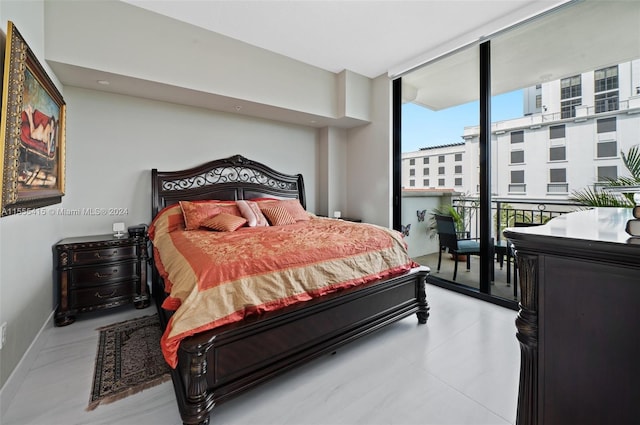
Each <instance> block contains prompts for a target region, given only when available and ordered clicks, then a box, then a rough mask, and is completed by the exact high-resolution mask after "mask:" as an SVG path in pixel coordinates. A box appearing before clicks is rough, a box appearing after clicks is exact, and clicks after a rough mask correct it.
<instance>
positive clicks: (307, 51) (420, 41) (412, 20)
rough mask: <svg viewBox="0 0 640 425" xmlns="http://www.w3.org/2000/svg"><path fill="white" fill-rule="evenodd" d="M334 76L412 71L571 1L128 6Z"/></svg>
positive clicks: (319, 0)
mask: <svg viewBox="0 0 640 425" xmlns="http://www.w3.org/2000/svg"><path fill="white" fill-rule="evenodd" d="M123 1H124V2H126V3H129V4H132V5H136V6H139V7H142V8H145V9H148V10H150V11H153V12H156V13H159V14H162V15H166V16H169V17H172V18H175V19H178V20H181V21H184V22H187V23H190V24H193V25H196V26H199V27H202V28H204V29H207V30H210V31H213V32H216V33H219V34H223V35H225V36H228V37H231V38H235V39H237V40H240V41H244V42H246V43H248V44H251V45H254V46H257V47H261V48H264V49H266V50H269V51H272V52H276V53H279V54H282V55H285V56H288V57H291V58H294V59H297V60H299V61H301V62H304V63H307V64H310V65H314V66H316V67H318V68H322V69H324V70H327V71H331V72H340V71H342V70H344V69H348V70H350V71H353V72H356V73H358V74H361V75H364V76H366V77H369V78H375V77H378V76H380V75H381V74H384V73H387V72H388V71H389V70H390V69H391V68H393V67H400V68H402V67H403V66H409V67H410V66H412V65H411V64H413V65H415V61H416V60H417V61H420V58H421V57H422V56H425V55H426V56H427V57H432V56H434V55H438V54H441V53H443V51H446V50H449V49H451V48H452V47H458V45H457V43H467V42H469V41H470V40H474V39H478V38H480V37H482V36H487V35H489V34H490V33H491V32H494V31H496V30H498V29H501V28H503V27H505V26H508V25H511V24H513V23H514V22H518V21H520V20H523V19H526V18H528V17H530V16H533V15H536V14H538V13H540V12H542V11H545V10H547V9H549V8H550V7H553V6H556V5H558V4H561V3H564V2H566V0H510V1H504V0H316V1H313V0H294V1H282V0H275V1H274V0H262V1H246V0H234V1H221V0H180V1H178V0H123Z"/></svg>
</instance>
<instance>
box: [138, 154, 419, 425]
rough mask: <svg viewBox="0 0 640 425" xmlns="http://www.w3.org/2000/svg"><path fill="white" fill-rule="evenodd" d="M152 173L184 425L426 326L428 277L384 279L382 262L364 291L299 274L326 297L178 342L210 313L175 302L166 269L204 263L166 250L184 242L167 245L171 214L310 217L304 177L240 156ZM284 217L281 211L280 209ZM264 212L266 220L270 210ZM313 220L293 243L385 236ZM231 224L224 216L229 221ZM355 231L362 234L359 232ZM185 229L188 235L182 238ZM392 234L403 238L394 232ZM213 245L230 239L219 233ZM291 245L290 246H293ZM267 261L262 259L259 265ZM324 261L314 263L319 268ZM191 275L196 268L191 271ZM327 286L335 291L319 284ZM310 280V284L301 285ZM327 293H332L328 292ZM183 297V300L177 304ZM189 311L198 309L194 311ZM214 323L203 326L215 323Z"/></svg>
mask: <svg viewBox="0 0 640 425" xmlns="http://www.w3.org/2000/svg"><path fill="white" fill-rule="evenodd" d="M151 174H152V217H153V218H154V221H153V222H152V225H151V227H150V229H149V233H150V236H152V239H153V240H154V244H153V251H154V255H153V257H154V261H153V269H152V281H153V282H152V284H153V291H152V293H153V297H154V300H155V303H156V306H157V308H158V313H159V316H160V322H161V324H162V326H163V329H164V335H163V341H162V346H163V353H164V354H165V358H167V361H168V363H169V364H170V365H171V366H173V367H172V369H171V374H172V380H173V385H174V390H175V393H176V399H177V402H178V407H179V410H180V415H181V418H182V421H183V422H184V423H185V424H207V423H209V416H210V413H211V412H212V411H213V409H214V408H215V406H217V405H218V404H220V403H222V402H224V401H226V400H229V399H230V398H232V397H235V396H237V395H239V394H241V393H243V392H244V391H246V390H249V389H251V388H253V387H254V386H256V385H258V384H261V383H263V382H265V381H267V380H269V379H271V378H274V377H276V376H277V375H279V374H281V373H283V372H286V371H287V370H290V369H291V368H293V367H296V366H299V365H302V364H304V363H306V362H308V361H310V360H313V359H314V358H317V357H318V356H321V355H323V354H326V353H331V352H333V351H335V350H336V349H337V348H338V347H340V346H341V345H343V344H346V343H348V342H350V341H352V340H354V339H356V338H359V337H361V336H364V335H367V334H369V333H371V332H373V331H375V330H377V329H380V328H382V327H383V326H386V325H388V324H391V323H393V322H396V321H398V320H400V319H403V318H405V317H407V316H410V315H412V314H416V315H417V319H418V322H419V323H420V324H424V323H426V322H427V318H428V316H429V306H428V304H427V299H426V289H425V284H426V277H427V275H428V274H429V269H428V268H427V267H421V266H418V265H417V264H411V265H410V266H406V265H403V266H402V268H399V267H398V268H396V267H393V268H389V270H390V271H389V272H388V273H387V272H386V271H385V272H380V271H378V270H377V269H375V267H380V270H386V269H384V268H383V267H382V266H379V265H378V264H377V263H376V264H375V265H371V268H372V273H371V274H370V275H369V276H368V277H367V278H366V279H364V280H362V279H360V278H358V279H353V281H354V282H356V281H358V282H357V284H352V283H353V282H351V281H349V282H350V283H349V284H342V283H341V284H340V285H337V286H335V287H333V286H331V285H333V284H335V282H334V283H331V282H333V281H332V279H333V278H332V277H331V276H330V274H326V275H322V276H323V278H322V279H318V278H317V277H318V276H319V275H318V273H324V272H323V271H322V270H320V271H319V272H314V273H315V274H309V275H306V274H300V275H299V274H295V273H294V274H292V275H290V278H289V279H290V280H291V281H294V280H298V281H296V282H294V283H295V284H296V285H298V284H302V283H304V284H305V285H307V284H308V285H316V286H313V288H320V289H318V290H317V291H316V292H317V293H313V294H312V296H309V297H306V298H304V297H303V298H296V297H293V298H294V299H293V301H291V302H285V303H280V302H278V303H276V304H278V308H277V309H276V308H273V309H272V308H266V309H261V310H259V311H256V310H255V309H253V310H252V309H248V310H247V311H246V312H244V313H246V314H243V315H242V317H240V318H237V317H236V318H235V319H234V320H223V321H220V322H216V323H217V325H216V326H215V327H209V326H200V325H198V324H197V323H196V324H195V325H193V326H192V328H190V329H191V331H190V332H182V333H181V334H180V335H181V336H180V338H178V339H177V340H176V339H172V337H169V335H172V332H177V331H176V329H177V328H178V327H179V325H178V324H179V323H181V322H180V320H183V321H184V320H185V319H184V318H185V317H190V318H189V319H187V322H189V321H191V320H194V321H195V322H198V321H201V320H203V319H202V315H203V314H209V305H207V310H206V311H205V310H204V309H203V308H201V307H192V306H193V304H188V302H187V297H186V296H185V297H177V296H176V295H175V291H176V285H175V283H176V282H175V281H176V280H177V278H176V277H175V275H174V274H172V273H173V272H168V271H167V270H165V268H166V269H169V267H168V266H167V264H166V263H170V262H171V261H172V259H174V258H175V259H176V262H178V263H179V262H180V261H182V263H186V262H191V261H195V260H193V259H194V258H195V257H197V255H192V254H191V252H192V251H190V249H191V245H189V247H188V248H185V251H184V252H183V251H176V253H171V251H167V250H166V248H165V247H163V244H167V243H168V244H170V245H172V244H173V243H174V241H178V240H180V239H181V238H182V236H179V237H178V236H175V234H174V233H171V234H170V236H166V235H164V236H162V237H159V236H158V234H157V233H158V228H159V227H160V225H158V223H160V222H164V221H165V218H166V217H169V216H170V215H171V214H173V216H175V217H177V213H176V209H177V207H178V206H181V207H185V208H186V205H191V204H196V203H205V202H204V201H208V203H210V202H213V201H212V200H215V202H216V203H217V202H219V203H220V204H221V205H224V204H225V203H227V204H232V203H234V202H235V201H248V200H250V201H251V202H250V203H251V204H258V203H260V202H263V201H264V202H277V203H278V204H287V203H288V202H289V201H291V202H293V203H296V204H297V205H299V206H301V207H302V208H306V200H305V190H304V180H303V176H302V175H300V174H298V175H289V174H283V173H280V172H278V171H275V170H273V169H272V168H270V167H268V166H266V165H264V164H261V163H259V162H256V161H252V160H250V159H247V158H245V157H243V156H240V155H236V156H233V157H230V158H225V159H219V160H215V161H211V162H208V163H206V164H203V165H201V166H198V167H194V168H191V169H187V170H180V171H169V172H166V171H158V170H157V169H153V170H152V173H151ZM272 205H275V204H272ZM275 209H277V208H272V210H275ZM225 211H226V210H225ZM263 211H265V213H266V212H267V210H266V209H265V210H263ZM271 212H273V211H271ZM292 214H293V213H292ZM305 214H307V215H308V216H309V217H310V220H309V223H307V222H304V223H299V222H298V223H293V224H291V225H290V226H281V227H282V229H284V228H287V229H288V231H289V233H291V234H294V233H298V232H299V231H300V230H299V229H302V228H306V227H309V228H311V227H313V226H315V227H318V226H320V227H323V226H329V227H331V228H333V229H338V230H339V231H340V232H342V231H343V229H344V232H351V231H354V232H355V231H356V230H357V231H358V232H360V231H364V232H365V233H366V232H369V231H371V232H373V230H375V229H373V228H374V227H377V226H373V225H368V224H354V223H349V224H348V225H347V224H346V222H344V221H341V220H335V219H329V218H318V217H316V216H314V215H313V214H308V213H306V212H305ZM223 215H224V214H219V216H220V217H221V216H223ZM270 219H271V218H270ZM167 222H168V221H167ZM296 226H297V227H296ZM347 226H361V227H359V228H358V229H352V228H350V227H349V228H348V227H347ZM200 229H202V228H200ZM182 230H183V229H180V232H182ZM266 230H267V229H265V231H266ZM269 230H270V231H275V230H276V229H269ZM260 231H262V230H260ZM386 231H387V232H388V233H390V234H391V233H398V234H399V232H393V231H389V230H388V229H386ZM204 232H205V231H203V230H197V231H195V232H192V233H188V237H186V238H184V239H185V240H186V242H185V243H191V244H192V245H193V244H197V241H199V240H200V239H201V237H202V238H204V235H202V236H199V234H202V233H204ZM242 232H244V233H242ZM252 232H254V233H257V232H258V230H257V229H256V228H252V229H245V228H242V229H240V230H238V231H234V232H233V236H234V237H235V238H240V237H241V238H242V240H245V239H246V238H248V236H246V235H250V234H252ZM183 233H184V234H187V232H186V231H185V232H182V233H178V234H179V235H182V234H183ZM210 233H213V234H215V233H218V232H210ZM219 233H223V232H219ZM337 233H338V231H337V232H336V234H337ZM346 234H347V235H351V233H346ZM214 236H215V237H223V235H217V234H216V235H214ZM212 237H213V236H212ZM343 237H344V235H343ZM394 237H395V236H393V235H392V237H391V238H390V239H391V240H393V239H394ZM162 238H164V239H162ZM169 240H171V241H169ZM161 241H164V242H161ZM168 241H169V242H168ZM193 241H196V242H193ZM289 243H290V242H285V243H284V245H288V244H289ZM391 243H393V242H391ZM176 244H177V242H176ZM216 248H218V246H216ZM212 249H213V248H212ZM385 249H386V248H385ZM227 251H229V250H227ZM318 251H323V250H318ZM198 255H199V254H198ZM211 255H212V257H211V260H212V261H214V262H215V261H216V258H217V257H218V256H219V255H220V253H214V254H211ZM224 255H227V256H228V257H227V258H228V259H229V260H230V261H231V262H233V259H234V257H233V254H229V252H227V253H226V254H224ZM287 258H288V257H287ZM205 259H206V257H205ZM178 260H180V261H178ZM331 261H338V260H337V259H332V260H331ZM389 261H391V260H389ZM261 262H262V260H258V261H256V263H261ZM317 262H318V261H316V260H314V261H313V263H314V264H315V263H317ZM358 263H362V261H359V262H358ZM394 264H395V263H394ZM186 268H187V269H190V266H189V267H186ZM212 268H213V266H212ZM263 268H264V269H265V270H262V272H265V271H268V270H266V269H268V268H269V264H268V263H267V264H266V265H263ZM296 270H297V269H296ZM262 272H261V273H262ZM207 273H208V272H207ZM211 273H213V272H211ZM253 273H255V272H253ZM207 275H208V274H207ZM307 276H310V277H307ZM325 276H326V278H325ZM314 277H315V278H314ZM324 279H326V280H327V282H319V281H320V280H324ZM304 280H306V281H309V282H306V281H305V282H300V281H304ZM360 280H362V281H360ZM324 284H326V285H327V286H326V287H325V286H321V285H324ZM199 285H200V283H198V282H196V283H195V286H196V287H198V288H199ZM239 287H240V288H244V286H239ZM326 288H329V290H326ZM198 290H200V289H198ZM172 291H173V292H172ZM193 292H197V291H193ZM311 292H313V291H311ZM216 294H219V293H216ZM241 295H242V296H243V295H244V294H239V293H235V294H234V299H235V298H241ZM285 295H286V294H285ZM176 298H180V299H179V300H178V302H177V303H174V301H176ZM286 299H289V298H288V297H287V298H286ZM240 302H241V303H242V302H246V301H240ZM174 304H175V305H174ZM187 305H189V306H190V307H186V306H187ZM265 305H266V304H265ZM183 308H184V309H187V310H188V309H189V308H192V311H198V313H197V314H194V315H192V316H188V314H187V313H185V311H186V310H181V309H183ZM216 308H217V307H214V308H211V309H210V310H216ZM212 314H213V313H212ZM179 319H180V320H179ZM210 321H211V320H210V319H207V320H204V322H206V323H209V322H210ZM195 322H194V323H195ZM169 342H170V343H169ZM167 347H169V348H168V349H167ZM171 347H173V348H171ZM167 352H170V353H167Z"/></svg>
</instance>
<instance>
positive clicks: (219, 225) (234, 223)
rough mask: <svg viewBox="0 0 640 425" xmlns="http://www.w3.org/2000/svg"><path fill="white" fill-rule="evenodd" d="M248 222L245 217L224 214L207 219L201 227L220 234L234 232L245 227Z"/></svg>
mask: <svg viewBox="0 0 640 425" xmlns="http://www.w3.org/2000/svg"><path fill="white" fill-rule="evenodd" d="M246 222H247V220H245V219H244V218H243V217H238V216H236V215H232V214H228V213H224V212H223V213H220V214H218V215H214V216H213V217H209V218H207V219H205V220H204V221H202V223H201V224H200V225H201V226H202V227H206V228H207V229H212V230H217V231H218V232H233V231H235V230H237V229H239V228H240V227H242V226H244V225H245V223H246Z"/></svg>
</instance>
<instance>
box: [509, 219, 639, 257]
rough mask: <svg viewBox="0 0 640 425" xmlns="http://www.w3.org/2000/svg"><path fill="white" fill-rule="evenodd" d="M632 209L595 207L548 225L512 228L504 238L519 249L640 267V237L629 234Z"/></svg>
mask: <svg viewBox="0 0 640 425" xmlns="http://www.w3.org/2000/svg"><path fill="white" fill-rule="evenodd" d="M630 219H633V211H632V209H631V208H593V209H590V210H585V211H576V212H572V213H568V214H564V215H561V216H558V217H555V218H553V219H551V220H549V221H548V222H547V223H546V224H544V225H541V226H533V227H510V228H507V229H505V231H504V235H505V237H506V238H507V239H509V240H510V241H511V242H513V244H514V245H515V247H516V249H517V250H521V251H534V252H546V253H551V254H556V255H562V256H574V257H575V256H579V257H582V258H589V259H595V258H598V259H600V258H605V257H606V258H609V259H610V260H611V261H615V262H619V263H624V264H635V265H636V266H637V265H638V264H640V238H639V237H631V236H630V235H629V234H627V232H626V231H625V228H626V225H627V221H629V220H630Z"/></svg>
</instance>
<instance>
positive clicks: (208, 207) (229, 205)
mask: <svg viewBox="0 0 640 425" xmlns="http://www.w3.org/2000/svg"><path fill="white" fill-rule="evenodd" d="M180 207H181V208H182V214H183V216H184V224H185V229H186V230H197V229H199V228H200V226H201V225H202V222H203V221H204V220H206V219H207V218H209V217H213V216H214V215H217V214H220V213H223V212H225V213H227V214H231V215H235V216H238V217H242V214H240V210H239V209H238V207H237V206H236V203H235V201H180Z"/></svg>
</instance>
